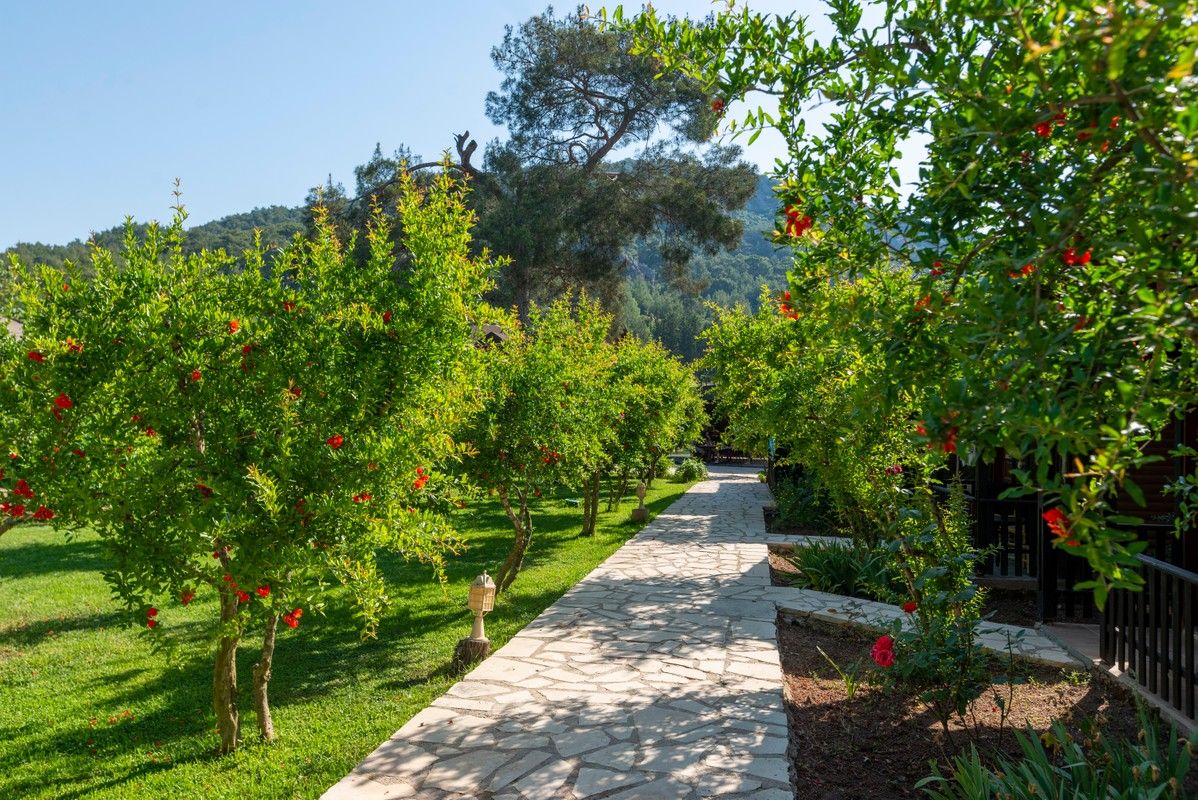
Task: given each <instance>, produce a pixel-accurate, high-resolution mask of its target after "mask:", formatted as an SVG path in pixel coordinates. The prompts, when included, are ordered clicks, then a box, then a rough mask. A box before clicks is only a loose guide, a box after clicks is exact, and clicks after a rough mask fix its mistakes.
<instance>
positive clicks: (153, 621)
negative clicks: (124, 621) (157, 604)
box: [146, 619, 158, 628]
mask: <svg viewBox="0 0 1198 800" xmlns="http://www.w3.org/2000/svg"><path fill="white" fill-rule="evenodd" d="M146 627H147V628H157V627H158V620H156V619H148V620H146Z"/></svg>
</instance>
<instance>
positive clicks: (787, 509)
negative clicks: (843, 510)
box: [774, 471, 840, 533]
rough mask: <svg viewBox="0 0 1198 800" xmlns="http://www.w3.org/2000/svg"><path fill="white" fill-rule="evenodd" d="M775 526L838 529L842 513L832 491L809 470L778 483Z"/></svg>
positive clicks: (823, 530) (814, 529)
mask: <svg viewBox="0 0 1198 800" xmlns="http://www.w3.org/2000/svg"><path fill="white" fill-rule="evenodd" d="M774 502H775V504H776V506H777V514H776V516H775V517H774V526H775V527H776V528H780V529H783V530H794V529H803V530H813V531H818V532H821V533H823V532H826V531H834V530H837V529H838V528H840V515H839V514H838V513H837V511H836V507H835V506H834V505H833V503H832V498H831V497H830V496H829V494H828V492H827V491H826V490H825V489H824V488H823V487H822V486H821V485H820V483H819V480H818V478H816V476H815V474H814V473H812V472H809V471H806V472H803V473H800V474H795V475H786V476H784V477H781V478H780V479H779V480H778V482H777V484H776V485H775V486H774Z"/></svg>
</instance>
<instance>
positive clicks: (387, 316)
mask: <svg viewBox="0 0 1198 800" xmlns="http://www.w3.org/2000/svg"><path fill="white" fill-rule="evenodd" d="M383 322H384V323H385V324H388V325H390V324H391V312H390V311H384V312H383Z"/></svg>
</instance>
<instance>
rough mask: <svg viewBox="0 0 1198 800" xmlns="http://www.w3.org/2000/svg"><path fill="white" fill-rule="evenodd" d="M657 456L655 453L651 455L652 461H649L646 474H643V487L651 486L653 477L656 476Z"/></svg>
mask: <svg viewBox="0 0 1198 800" xmlns="http://www.w3.org/2000/svg"><path fill="white" fill-rule="evenodd" d="M658 458H660V455H655V456H654V457H653V461H651V462H650V463H649V470H648V472H647V474H646V475H645V488H646V489H652V488H653V479H654V478H656V477H657V460H658Z"/></svg>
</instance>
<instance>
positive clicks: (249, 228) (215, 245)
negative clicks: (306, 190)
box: [0, 206, 305, 272]
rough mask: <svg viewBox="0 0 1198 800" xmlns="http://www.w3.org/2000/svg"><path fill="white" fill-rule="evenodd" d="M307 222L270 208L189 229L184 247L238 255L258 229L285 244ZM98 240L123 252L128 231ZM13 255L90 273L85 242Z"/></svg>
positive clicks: (112, 231)
mask: <svg viewBox="0 0 1198 800" xmlns="http://www.w3.org/2000/svg"><path fill="white" fill-rule="evenodd" d="M304 219H305V211H304V209H303V208H302V207H297V208H288V207H287V206H268V207H266V208H255V209H254V210H253V211H246V212H243V213H241V214H230V215H229V216H227V217H221V218H220V219H217V220H213V221H212V222H206V223H204V224H203V225H196V226H194V227H191V228H188V229H187V236H186V239H185V240H184V248H185V249H186V251H187V252H189V253H195V252H199V251H200V250H204V249H207V250H217V249H220V248H224V250H225V252H226V253H228V254H230V255H234V256H237V255H240V254H241V253H242V251H244V250H246V249H248V248H249V247H250V246H251V245H253V242H254V229H255V228H260V229H261V230H262V241H263V243H264V244H266V245H284V244H286V243H287V242H288V241H290V239H291V237H293V236H295V234H297V233H299V232H300V231H302V230H303V229H304ZM146 227H147V226H146V225H145V224H140V225H135V226H134V230H135V231H136V232H137V234H138V235H139V236H144V235H145V231H146ZM95 239H96V242H97V243H98V244H99V245H100V246H101V247H105V248H108V249H110V250H116V251H119V250H120V249H121V244H122V243H123V242H124V240H125V228H124V226H123V225H118V226H116V227H113V228H109V229H108V230H106V231H101V232H100V233H97V234H96V235H95ZM10 254H15V255H16V256H17V257H18V258H19V259H21V261H22V262H23V263H26V264H45V265H47V266H52V267H57V268H62V266H63V264H64V263H65V262H66V261H72V262H74V263H76V264H80V265H83V266H84V271H85V272H86V265H87V263H88V244H87V242H86V241H84V240H82V239H76V240H74V241H73V242H69V243H67V244H42V243H41V242H18V243H17V244H15V245H13V246H12V247H10V248H8V250H5V251H4V252H3V253H0V257H2V258H3V260H4V261H5V262H7V260H8V256H9V255H10Z"/></svg>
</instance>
